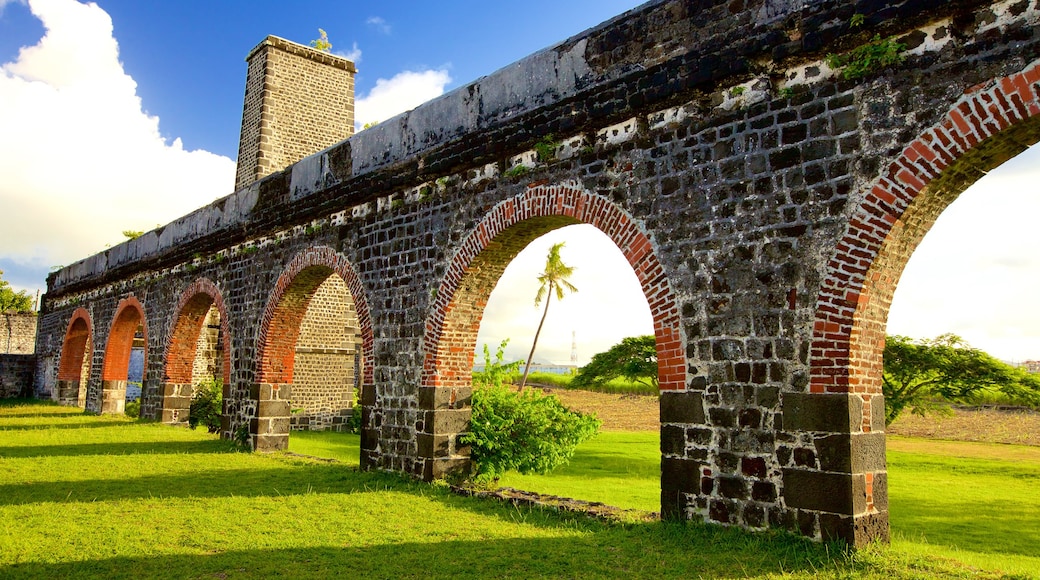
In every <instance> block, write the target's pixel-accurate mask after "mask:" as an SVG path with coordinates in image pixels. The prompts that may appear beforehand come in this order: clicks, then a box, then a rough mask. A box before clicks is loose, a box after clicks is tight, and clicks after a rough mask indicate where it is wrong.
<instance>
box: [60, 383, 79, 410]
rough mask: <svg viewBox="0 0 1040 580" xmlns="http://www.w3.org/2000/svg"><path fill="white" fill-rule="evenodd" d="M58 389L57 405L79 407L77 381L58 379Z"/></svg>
mask: <svg viewBox="0 0 1040 580" xmlns="http://www.w3.org/2000/svg"><path fill="white" fill-rule="evenodd" d="M57 383H58V384H57V387H58V404H59V405H64V406H67V407H76V406H78V405H79V380H75V381H64V380H61V379H59V380H58V381H57Z"/></svg>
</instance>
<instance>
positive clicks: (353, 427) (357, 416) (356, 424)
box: [346, 389, 361, 433]
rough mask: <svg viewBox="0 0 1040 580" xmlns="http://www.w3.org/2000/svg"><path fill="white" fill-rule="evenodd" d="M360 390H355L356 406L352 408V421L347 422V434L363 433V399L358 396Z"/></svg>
mask: <svg viewBox="0 0 1040 580" xmlns="http://www.w3.org/2000/svg"><path fill="white" fill-rule="evenodd" d="M360 390H361V389H354V406H353V407H351V412H350V420H349V421H347V422H346V432H347V433H360V432H361V397H360V396H359V394H358V393H359V392H360Z"/></svg>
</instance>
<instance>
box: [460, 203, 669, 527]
mask: <svg viewBox="0 0 1040 580" xmlns="http://www.w3.org/2000/svg"><path fill="white" fill-rule="evenodd" d="M502 235H506V233H503V234H502ZM561 242H562V243H564V244H565V245H564V247H563V248H562V249H561V257H562V259H563V261H564V262H565V263H566V264H567V265H568V266H572V267H574V268H575V270H574V273H573V275H572V276H570V278H569V281H570V282H571V283H572V284H573V285H574V286H576V287H577V292H576V293H573V294H571V293H568V294H567V295H566V296H565V297H564V299H563V300H562V301H558V300H557V299H556V297H555V296H554V297H553V298H552V302H551V304H550V308H549V310H548V313H547V316H546V320H545V323H544V325H543V327H542V329H541V332H540V333H539V338H538V343H537V350H536V351H535V353H534V358H533V360H532V365H531V366H532V368H531V373H530V375H529V376H528V379H527V388H531V389H535V390H537V391H538V392H539V393H541V394H548V395H552V396H555V397H557V398H558V399H559V400H560V401H561V403H563V405H564V406H565V407H567V408H568V409H571V410H575V411H579V412H585V413H595V414H596V416H597V417H598V418H599V420H600V421H601V422H602V424H601V427H600V430H599V433H598V434H597V435H596V436H595V437H593V438H592V439H590V440H588V441H586V442H584V443H582V444H581V445H579V446H578V448H577V449H576V450H575V453H574V455H573V456H572V457H571V459H570V461H569V462H568V463H566V464H565V465H561V466H559V467H558V468H556V469H554V470H553V471H552V472H551V473H549V474H545V475H541V474H534V473H532V474H521V473H518V472H516V471H510V472H507V473H506V474H505V475H503V476H502V477H501V479H500V481H499V482H498V483H497V485H498V486H501V487H509V488H514V489H521V490H525V491H529V492H535V493H539V494H548V495H553V496H558V497H568V498H573V499H578V500H584V501H595V502H600V503H605V504H607V505H610V506H614V507H619V508H623V509H640V510H644V511H651V512H652V511H657V510H659V509H660V501H661V482H660V479H661V452H660V449H661V445H660V443H661V440H660V431H661V425H660V404H659V400H658V390H657V388H656V385H655V381H656V379H657V376H656V373H653V375H652V376H647V377H640V378H637V379H636V380H634V381H630V380H626V379H625V378H624V377H620V376H619V377H616V378H613V379H611V380H605V379H604V380H599V381H597V380H595V379H594V378H593V379H591V380H589V379H590V377H594V376H595V375H596V372H595V371H594V369H592V368H588V369H587V372H586V373H585V374H583V375H581V377H582V378H583V379H586V383H585V384H579V383H580V381H579V380H578V377H579V375H578V370H579V369H580V368H582V367H585V365H588V364H589V363H590V362H591V359H592V357H593V356H595V355H600V354H602V355H606V353H608V351H612V349H614V350H613V351H612V352H615V353H621V352H622V351H623V350H624V349H625V348H626V347H624V345H622V341H626V340H627V341H628V342H626V343H625V344H631V343H632V341H642V340H643V337H647V338H649V343H650V345H651V349H653V350H656V345H655V341H654V339H653V316H652V315H651V313H650V308H649V305H648V304H647V302H646V298H645V297H644V296H643V289H642V286H641V285H640V283H639V280H638V279H637V278H636V276H635V272H634V271H633V270H632V268H631V266H630V265H629V263H628V261H627V260H626V259H625V256H624V255H623V254H622V253H621V251H620V250H619V249H618V248H617V246H615V245H614V243H613V242H612V241H611V240H610V238H608V237H607V236H606V235H605V234H603V233H602V232H601V231H599V230H598V229H596V228H595V227H594V226H592V225H588V224H578V225H569V226H565V227H562V228H559V229H556V230H553V231H551V232H549V233H547V234H545V235H542V236H540V237H538V238H536V239H535V240H533V241H531V242H530V244H528V245H527V246H526V247H525V248H524V249H523V250H522V251H521V252H520V253H519V254H517V255H516V257H515V258H514V259H513V260H512V261H510V262H509V264H508V265H507V266H506V268H505V270H504V272H503V273H502V276H501V278H499V280H498V281H497V284H496V285H495V286H494V289H493V290H492V291H491V294H490V296H489V298H488V303H487V306H486V307H485V310H484V314H483V316H482V318H481V323H480V332H479V333H478V335H477V352H476V353H475V356H476V365H475V367H474V368H475V371H478V372H479V371H480V370H482V367H483V361H484V356H483V347H484V346H487V347H488V350H489V352H490V353H492V354H493V353H494V352H495V350H496V347H497V346H498V345H500V344H501V342H502V341H503V340H507V339H508V341H509V342H508V345H507V347H506V349H505V356H504V357H503V360H504V361H505V362H511V361H517V362H520V363H523V361H526V358H527V356H528V354H529V351H530V349H531V346H532V340H533V337H534V335H535V333H536V332H537V330H538V326H539V322H540V318H541V314H542V308H541V307H540V306H539V307H535V305H534V298H535V295H536V293H537V291H538V288H539V286H540V283H539V281H538V279H537V277H538V275H539V274H540V273H541V272H542V271H543V270H544V267H545V260H546V256H547V254H548V251H549V249H550V247H551V246H552V245H553V244H555V243H561ZM637 344H644V343H643V342H638V343H637ZM600 360H606V359H605V358H604V357H600ZM633 360H634V359H633ZM492 362H493V361H492ZM611 366H613V367H614V368H610V367H611ZM596 368H597V369H598V370H599V371H600V372H603V373H604V374H603V375H600V376H601V377H603V376H610V374H611V373H612V372H617V371H618V370H619V363H618V361H617V359H615V360H614V363H612V364H611V365H606V366H601V365H597V367H596ZM630 368H632V370H636V369H635V365H633V366H632V367H630ZM523 370H524V369H523V366H522V364H521V367H520V368H519V370H518V373H517V374H516V375H515V376H514V377H513V378H512V380H513V384H514V385H515V384H517V383H518V381H519V379H521V377H522V374H523ZM475 382H477V384H475V385H474V388H475V389H479V388H481V386H480V384H479V381H475ZM510 388H512V385H510Z"/></svg>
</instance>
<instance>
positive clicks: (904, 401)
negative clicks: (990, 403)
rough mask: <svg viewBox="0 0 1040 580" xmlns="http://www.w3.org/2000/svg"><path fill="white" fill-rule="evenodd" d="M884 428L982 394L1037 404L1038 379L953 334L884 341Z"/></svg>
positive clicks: (892, 338)
mask: <svg viewBox="0 0 1040 580" xmlns="http://www.w3.org/2000/svg"><path fill="white" fill-rule="evenodd" d="M884 357H885V370H884V374H883V377H884V379H883V382H882V390H883V391H884V395H885V423H886V424H889V423H891V422H892V421H894V420H895V419H896V417H898V416H899V414H900V413H902V412H903V411H904V410H909V411H910V412H912V413H916V414H919V415H923V414H924V413H925V412H926V411H929V410H933V409H936V408H938V407H939V405H940V401H941V400H946V401H953V402H972V398H973V396H975V395H977V394H979V393H980V392H981V391H983V390H990V391H992V390H996V391H999V392H1001V393H1004V394H1005V395H1007V396H1008V397H1010V398H1012V399H1016V400H1025V401H1029V402H1030V403H1031V404H1040V376H1037V375H1032V374H1030V373H1028V372H1026V371H1025V370H1024V369H1020V368H1017V367H1013V366H1011V365H1009V364H1007V363H1004V362H1001V361H1000V360H997V359H996V358H994V357H992V356H990V355H989V354H987V353H985V352H983V351H981V350H979V349H977V348H972V347H971V346H969V345H968V344H967V343H966V342H964V340H963V339H962V338H961V337H959V336H957V335H955V334H943V335H941V336H938V337H936V338H932V339H917V340H915V339H911V338H908V337H905V336H888V337H886V338H885V353H884Z"/></svg>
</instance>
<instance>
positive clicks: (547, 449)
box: [459, 340, 601, 484]
mask: <svg viewBox="0 0 1040 580" xmlns="http://www.w3.org/2000/svg"><path fill="white" fill-rule="evenodd" d="M508 342H509V341H508V340H503V341H502V344H501V345H499V347H498V350H497V352H496V353H495V361H494V362H492V361H491V354H490V353H489V352H488V347H487V345H484V371H483V372H480V373H477V377H476V380H475V381H474V383H475V384H476V387H477V388H476V389H474V392H473V415H472V417H471V418H470V431H469V433H465V434H463V435H462V437H460V438H459V439H460V441H461V442H462V443H463V444H465V445H471V446H472V449H473V451H472V459H473V463H474V467H475V469H474V473H473V480H474V481H475V482H477V483H480V484H486V483H490V482H491V481H494V480H496V479H498V478H499V477H500V476H501V475H502V474H503V473H505V472H506V471H508V470H510V469H515V470H516V471H519V472H520V473H541V474H545V473H549V472H550V471H552V470H553V469H555V468H556V467H559V466H560V465H562V464H564V463H566V462H567V461H568V460H569V459H570V458H571V456H572V455H573V454H574V449H575V447H577V446H578V445H579V444H580V443H581V442H583V441H587V440H588V439H591V438H592V437H593V436H594V435H595V434H596V432H597V431H599V426H600V424H601V423H600V420H599V419H597V418H596V417H595V416H594V415H586V414H584V413H578V412H576V411H571V410H569V409H567V408H566V407H564V406H563V403H561V402H560V400H559V399H558V398H557V397H556V396H555V395H543V394H541V393H539V392H538V391H537V390H535V389H527V390H525V391H524V392H523V393H517V392H516V391H514V390H513V389H512V388H510V387H508V386H506V385H504V384H503V382H504V381H505V379H506V378H507V377H508V376H509V375H510V374H512V373H515V372H516V369H517V368H518V366H519V363H510V364H504V363H503V362H502V357H503V353H504V351H505V347H506V344H507V343H508Z"/></svg>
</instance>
